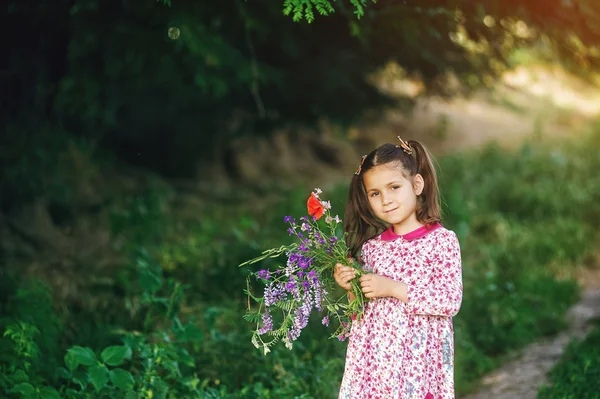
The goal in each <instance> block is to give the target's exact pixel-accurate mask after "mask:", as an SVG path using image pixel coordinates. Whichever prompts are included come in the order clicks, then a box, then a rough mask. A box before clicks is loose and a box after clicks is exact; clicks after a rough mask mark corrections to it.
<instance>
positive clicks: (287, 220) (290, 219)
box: [283, 216, 292, 223]
mask: <svg viewBox="0 0 600 399" xmlns="http://www.w3.org/2000/svg"><path fill="white" fill-rule="evenodd" d="M283 221H284V222H285V223H289V222H291V221H292V217H291V216H286V217H284V218H283Z"/></svg>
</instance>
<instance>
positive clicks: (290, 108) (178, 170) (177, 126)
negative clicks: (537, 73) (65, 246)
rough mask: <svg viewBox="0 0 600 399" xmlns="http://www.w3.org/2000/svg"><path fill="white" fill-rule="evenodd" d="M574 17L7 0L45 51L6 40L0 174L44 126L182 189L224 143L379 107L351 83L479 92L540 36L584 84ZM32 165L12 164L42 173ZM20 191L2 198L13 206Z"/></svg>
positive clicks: (564, 11) (381, 100) (579, 23)
mask: <svg viewBox="0 0 600 399" xmlns="http://www.w3.org/2000/svg"><path fill="white" fill-rule="evenodd" d="M164 4H166V5H167V6H165V5H164ZM574 4H575V3H574V2H571V1H558V2H552V4H551V5H543V6H542V5H540V3H539V2H536V1H531V0H528V1H521V0H511V1H499V0H494V1H471V0H461V1H454V0H433V1H428V2H426V3H422V2H415V1H410V2H400V1H380V2H377V3H374V2H372V1H370V0H350V1H345V0H344V1H337V2H333V1H332V0H284V1H271V2H246V1H242V0H238V1H235V2H227V1H226V2H217V1H213V2H207V1H204V2H201V1H194V0H178V1H177V2H175V4H174V5H173V6H170V1H168V0H163V2H159V3H158V4H157V2H141V1H137V2H136V1H132V2H125V3H123V2H120V1H115V0H109V1H99V0H77V1H66V0H60V1H56V2H55V3H53V6H52V8H51V10H50V9H48V6H47V5H46V4H44V3H40V4H36V5H32V6H28V5H25V4H24V3H22V2H19V1H15V0H12V1H10V2H9V5H8V7H7V9H8V12H9V15H10V18H9V19H8V22H7V23H8V25H7V29H8V30H10V31H21V30H26V31H28V32H30V33H31V37H34V38H35V37H40V38H42V37H43V38H44V40H39V41H35V40H30V36H29V35H25V36H16V37H15V38H13V40H11V42H10V46H9V48H8V50H7V60H9V61H8V63H7V66H6V68H5V71H6V72H5V75H4V76H7V78H6V79H5V81H6V85H5V86H4V87H5V89H4V90H3V91H2V103H3V104H4V105H6V106H5V107H3V108H2V110H0V113H1V115H2V116H3V120H5V121H6V122H7V125H8V126H9V129H8V130H14V129H16V131H17V132H16V133H15V134H11V135H10V139H6V138H4V137H3V138H0V140H3V141H4V140H6V141H5V142H2V143H0V162H2V161H4V158H6V163H5V162H2V165H1V166H2V168H1V169H3V170H4V169H5V166H7V165H12V163H11V162H10V161H13V160H14V161H17V162H19V163H21V161H20V157H19V156H18V155H17V154H16V153H15V151H12V145H11V142H14V141H19V140H22V141H26V140H25V138H27V137H30V135H38V134H40V132H43V131H47V130H53V129H55V128H58V129H60V130H61V131H66V132H68V134H71V135H73V136H75V137H81V136H84V137H86V138H89V139H91V141H92V142H94V143H95V144H96V145H98V146H105V147H109V148H112V149H114V150H115V151H116V152H117V154H118V155H119V156H120V157H122V158H123V159H126V160H127V161H128V162H131V163H134V164H136V165H140V166H143V167H147V168H151V169H153V170H156V171H160V172H162V173H164V174H167V175H176V176H190V175H195V174H196V173H197V170H198V168H196V163H197V162H198V159H202V160H203V162H204V163H210V162H224V161H223V155H224V154H226V153H227V151H228V150H229V149H230V148H229V146H230V143H231V139H232V138H234V137H237V136H240V135H244V134H251V135H259V134H268V133H267V132H270V131H273V129H272V128H273V127H276V126H282V125H288V124H290V123H300V124H308V125H314V124H315V122H316V121H318V120H319V119H320V118H323V117H326V118H329V119H332V120H334V121H336V122H337V121H339V122H344V123H346V122H351V121H352V120H353V119H354V118H356V117H357V116H359V115H361V111H362V110H365V109H367V108H375V109H377V108H380V107H381V106H382V105H385V104H391V103H392V102H393V101H395V100H394V99H391V98H387V97H385V96H384V95H383V94H382V93H380V92H378V91H377V90H376V89H375V88H374V87H373V86H372V85H370V84H369V83H368V81H367V79H365V77H366V76H368V75H369V74H371V73H373V72H377V71H378V70H379V69H380V68H381V67H382V66H383V65H385V64H386V63H388V62H390V61H395V62H397V63H398V64H399V65H400V66H402V67H403V68H404V69H405V70H406V71H407V73H408V74H409V75H415V76H419V77H420V78H422V80H423V82H424V83H425V86H426V88H427V90H428V91H429V92H441V93H446V94H448V93H447V91H448V90H447V88H448V85H446V84H445V83H444V82H445V78H446V77H447V76H448V74H452V75H454V76H456V77H458V78H459V79H460V80H462V81H463V82H464V83H465V84H466V85H467V86H472V85H478V84H481V83H482V82H483V83H486V82H487V83H489V82H491V81H493V80H494V79H495V78H497V77H498V76H499V75H500V74H501V73H502V72H503V71H504V70H505V67H506V65H507V63H508V62H509V58H510V56H511V54H513V53H514V51H515V49H516V48H520V47H523V46H525V47H527V46H530V45H532V44H534V43H540V39H541V38H543V39H544V40H543V43H547V44H546V47H549V48H551V49H554V50H555V51H557V52H558V53H559V54H560V55H562V57H561V59H562V60H565V61H570V62H571V63H572V64H579V65H580V66H581V67H584V68H587V69H589V70H594V68H595V67H597V66H598V64H599V62H600V57H598V53H597V51H596V50H595V49H594V47H593V46H595V45H597V44H598V43H599V42H600V39H599V37H600V36H599V35H598V33H597V32H596V31H595V30H594V29H593V27H594V26H596V25H597V23H598V15H600V14H599V13H598V5H597V2H594V1H593V0H585V1H584V0H580V1H579V2H577V6H575V5H574ZM334 6H335V10H336V12H334ZM49 11H52V12H49ZM283 14H288V15H290V16H291V18H293V19H294V20H299V19H306V20H308V21H309V22H310V21H313V20H315V21H314V22H313V23H311V24H304V23H291V21H290V18H289V17H286V16H285V15H283ZM317 14H322V15H328V17H327V18H326V19H325V18H323V19H319V18H318V17H317ZM357 17H360V20H357ZM486 17H488V18H487V19H485V18H486ZM315 18H316V19H315ZM485 21H487V22H485ZM489 21H493V24H492V23H490V22H489ZM521 23H525V24H526V27H528V28H530V29H529V30H527V31H526V32H527V34H523V33H522V32H521V30H523V29H521V30H519V29H518V28H519V27H521V28H522V27H523V26H522V24H521ZM170 32H176V34H171V33H170ZM274 33H275V34H274ZM15 127H16V128H15ZM49 127H50V128H51V129H49ZM23 130H26V131H27V132H28V133H27V134H26V135H25V134H23V133H22V131H23ZM261 132H264V133H261ZM16 136H19V137H16ZM5 143H6V144H5ZM5 148H6V149H9V150H6V151H5V152H6V153H4V151H3V150H4V149H5ZM38 155H39V156H38ZM42 155H43V154H37V155H36V156H35V157H30V156H28V157H26V158H24V161H23V163H27V164H28V165H31V164H33V165H39V162H38V163H37V164H36V163H34V162H35V161H36V160H38V161H42V162H43V163H44V164H48V165H50V166H52V165H54V164H53V162H52V160H51V159H47V160H46V159H41V160H39V158H41V157H42ZM28 165H23V166H22V167H23V168H30V166H28ZM16 169H18V168H12V167H11V170H16ZM232 174H234V172H232ZM11 179H12V180H13V181H15V182H17V181H19V180H18V179H17V177H16V176H13V177H11ZM34 182H35V180H34ZM49 182H51V181H49ZM46 184H49V183H46ZM28 185H29V183H27V184H23V187H18V185H16V184H15V185H14V186H11V188H12V187H18V188H20V191H21V192H22V194H24V195H25V194H27V193H28V192H29V191H27V190H26V188H27V186H28ZM36 185H37V183H36ZM58 186H59V187H62V188H63V189H65V187H67V185H64V186H60V185H58ZM3 191H4V190H3ZM62 195H70V194H69V193H68V192H67V193H63V194H62ZM32 196H33V193H31V194H29V195H27V196H26V197H28V198H31V197H32ZM12 202H13V203H17V199H12Z"/></svg>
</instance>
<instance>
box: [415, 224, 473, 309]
mask: <svg viewBox="0 0 600 399" xmlns="http://www.w3.org/2000/svg"><path fill="white" fill-rule="evenodd" d="M426 262H427V265H425V266H426V267H430V268H432V271H431V274H430V275H429V276H430V277H429V279H428V280H426V281H423V282H417V283H415V284H413V285H409V286H408V295H407V297H408V300H407V303H406V310H407V312H408V313H410V314H418V315H429V316H450V317H453V316H455V315H456V314H457V313H458V310H459V309H460V305H461V302H462V292H463V285H462V268H461V255H460V245H459V242H458V238H457V237H456V234H455V233H454V232H452V231H448V232H447V234H444V235H442V236H441V237H440V238H439V240H438V241H437V242H436V243H435V246H434V248H433V249H432V251H431V253H430V254H429V256H428V257H427V260H426Z"/></svg>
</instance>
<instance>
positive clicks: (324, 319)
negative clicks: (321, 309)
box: [321, 316, 329, 326]
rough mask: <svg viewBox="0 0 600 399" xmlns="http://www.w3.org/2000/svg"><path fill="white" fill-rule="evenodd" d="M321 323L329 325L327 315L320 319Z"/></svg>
mask: <svg viewBox="0 0 600 399" xmlns="http://www.w3.org/2000/svg"><path fill="white" fill-rule="evenodd" d="M321 323H323V325H324V326H328V325H329V316H325V317H323V320H322V321H321Z"/></svg>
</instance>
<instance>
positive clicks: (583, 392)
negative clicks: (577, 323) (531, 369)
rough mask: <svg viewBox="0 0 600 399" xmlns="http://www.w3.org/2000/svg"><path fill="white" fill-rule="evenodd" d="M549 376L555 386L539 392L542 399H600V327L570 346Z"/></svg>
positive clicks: (539, 398) (552, 385)
mask: <svg viewBox="0 0 600 399" xmlns="http://www.w3.org/2000/svg"><path fill="white" fill-rule="evenodd" d="M549 376H550V380H551V385H550V386H544V387H542V388H541V389H540V390H539V391H538V395H537V397H538V399H579V398H587V399H599V398H600V324H599V325H598V326H597V327H596V328H595V329H594V330H592V332H591V333H590V334H589V335H588V336H587V337H586V338H585V339H584V340H583V341H572V342H571V343H570V344H569V346H568V347H567V349H566V350H565V353H564V354H563V356H562V357H561V359H560V361H559V362H558V363H557V364H556V365H555V366H554V367H553V368H552V369H551V370H550V373H549Z"/></svg>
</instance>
